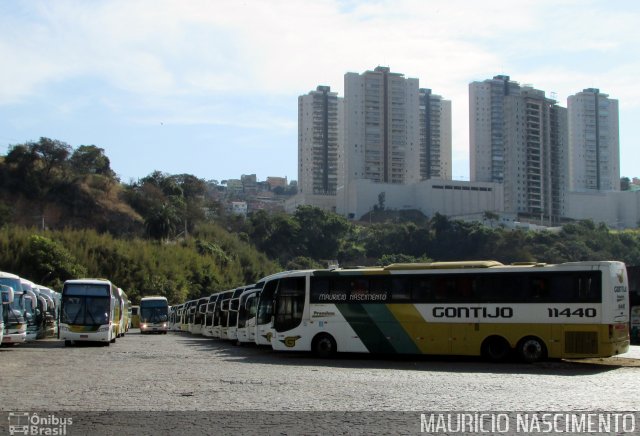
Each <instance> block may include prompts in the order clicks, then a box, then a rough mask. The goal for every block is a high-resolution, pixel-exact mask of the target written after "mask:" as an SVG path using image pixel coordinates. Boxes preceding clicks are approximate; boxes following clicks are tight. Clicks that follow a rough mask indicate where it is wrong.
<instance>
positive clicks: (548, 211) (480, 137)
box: [469, 76, 568, 222]
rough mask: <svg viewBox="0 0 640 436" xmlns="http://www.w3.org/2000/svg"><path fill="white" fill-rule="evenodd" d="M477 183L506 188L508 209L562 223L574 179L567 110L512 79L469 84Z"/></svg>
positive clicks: (473, 176) (472, 170)
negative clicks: (570, 168)
mask: <svg viewBox="0 0 640 436" xmlns="http://www.w3.org/2000/svg"><path fill="white" fill-rule="evenodd" d="M469 115H470V132H469V139H470V152H471V156H470V161H471V168H470V174H471V181H479V182H497V183H503V185H504V208H505V211H507V212H517V213H524V214H529V215H531V216H533V217H539V218H541V219H543V220H550V221H552V222H555V221H557V220H558V219H559V218H560V217H562V216H563V207H564V195H565V190H566V185H567V180H566V178H567V175H568V153H567V146H568V144H567V140H566V138H567V111H566V109H565V108H562V107H560V106H558V105H557V104H556V102H555V101H554V100H552V99H549V98H546V97H545V94H544V91H540V90H537V89H533V88H531V87H528V86H524V87H521V86H520V85H519V84H518V83H516V82H512V81H511V80H510V78H509V77H508V76H495V77H494V78H493V79H491V80H485V81H484V82H473V83H471V84H470V85H469Z"/></svg>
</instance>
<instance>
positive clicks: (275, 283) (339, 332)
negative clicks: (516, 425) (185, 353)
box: [168, 261, 629, 362]
mask: <svg viewBox="0 0 640 436" xmlns="http://www.w3.org/2000/svg"><path fill="white" fill-rule="evenodd" d="M168 328H169V329H170V330H174V331H184V332H190V333H192V334H200V335H204V336H207V337H212V338H218V339H225V340H231V341H237V342H238V343H255V344H257V345H267V346H270V347H272V348H273V349H275V350H291V351H312V352H314V353H315V354H316V355H318V356H321V357H327V356H332V355H334V354H335V353H337V352H360V353H385V354H388V353H404V354H434V355H467V356H484V357H485V358H487V359H489V360H492V361H500V360H503V359H506V358H507V357H509V356H512V355H514V354H515V355H517V356H519V358H520V359H522V360H523V361H525V362H535V361H540V360H544V359H547V358H587V357H608V356H612V355H616V354H621V353H625V352H626V351H628V348H629V286H628V278H627V272H626V268H625V265H624V264H623V263H620V262H615V261H601V262H572V263H564V264H557V265H547V264H541V263H522V264H513V265H503V264H501V263H498V262H494V261H473V262H435V263H422V264H393V265H388V266H385V267H375V268H356V269H342V268H335V269H326V270H306V271H287V272H281V273H278V274H274V275H271V276H268V277H265V278H263V279H262V280H260V281H258V282H257V283H255V284H252V285H248V286H243V287H238V288H236V289H232V290H228V291H224V292H219V293H216V294H213V295H211V296H208V297H203V298H200V299H197V300H191V301H187V302H185V303H184V304H180V305H178V306H174V307H172V308H171V310H170V312H169V323H168Z"/></svg>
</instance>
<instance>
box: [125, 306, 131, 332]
mask: <svg viewBox="0 0 640 436" xmlns="http://www.w3.org/2000/svg"><path fill="white" fill-rule="evenodd" d="M132 307H133V306H132V305H131V300H127V328H126V331H127V332H128V331H129V330H130V329H131V323H132V322H133V309H132Z"/></svg>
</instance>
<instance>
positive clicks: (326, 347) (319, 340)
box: [311, 333, 338, 359]
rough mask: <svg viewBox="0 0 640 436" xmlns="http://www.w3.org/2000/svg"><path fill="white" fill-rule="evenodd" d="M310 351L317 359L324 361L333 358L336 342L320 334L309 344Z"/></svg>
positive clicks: (327, 335)
mask: <svg viewBox="0 0 640 436" xmlns="http://www.w3.org/2000/svg"><path fill="white" fill-rule="evenodd" d="M311 351H313V354H315V355H316V356H317V357H321V358H323V359H326V358H328V357H333V355H334V354H336V352H337V351H338V346H337V345H336V340H335V339H333V336H331V335H330V334H328V333H320V334H319V335H316V337H315V338H313V341H312V342H311Z"/></svg>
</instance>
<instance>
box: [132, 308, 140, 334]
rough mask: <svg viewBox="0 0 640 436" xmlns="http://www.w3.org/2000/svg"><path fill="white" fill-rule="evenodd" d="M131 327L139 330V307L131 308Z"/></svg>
mask: <svg viewBox="0 0 640 436" xmlns="http://www.w3.org/2000/svg"><path fill="white" fill-rule="evenodd" d="M131 327H133V328H134V329H137V328H140V306H138V305H134V306H131Z"/></svg>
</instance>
